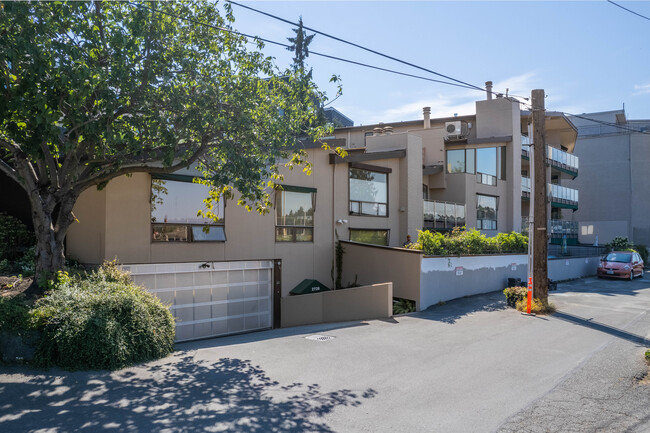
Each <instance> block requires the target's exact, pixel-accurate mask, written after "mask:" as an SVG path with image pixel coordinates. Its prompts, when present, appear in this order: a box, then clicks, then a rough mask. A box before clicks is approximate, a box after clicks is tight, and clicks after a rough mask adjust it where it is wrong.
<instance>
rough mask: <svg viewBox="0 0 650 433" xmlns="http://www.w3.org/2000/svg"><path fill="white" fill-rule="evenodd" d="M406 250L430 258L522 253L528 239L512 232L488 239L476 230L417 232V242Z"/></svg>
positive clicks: (526, 248) (458, 229) (525, 248)
mask: <svg viewBox="0 0 650 433" xmlns="http://www.w3.org/2000/svg"><path fill="white" fill-rule="evenodd" d="M408 248H411V249H418V250H422V251H423V252H424V254H426V255H430V256H445V255H472V254H497V253H524V252H526V251H527V250H528V237H526V236H525V235H522V234H520V233H516V232H512V233H500V234H499V235H497V236H495V237H491V238H489V237H487V236H485V235H484V234H483V233H481V232H480V231H478V230H476V229H469V230H463V229H460V228H455V229H453V230H452V231H451V233H448V234H444V235H443V234H442V233H439V232H433V233H432V232H430V231H428V230H426V231H419V232H418V240H417V241H416V242H415V243H414V244H411V245H409V246H408Z"/></svg>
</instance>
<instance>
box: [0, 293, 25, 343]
mask: <svg viewBox="0 0 650 433" xmlns="http://www.w3.org/2000/svg"><path fill="white" fill-rule="evenodd" d="M28 313H29V305H28V304H27V301H26V300H25V297H24V296H14V297H11V298H9V297H5V296H0V332H3V331H6V332H10V333H12V334H19V335H20V334H22V333H23V332H24V331H26V330H28V329H29V314H28Z"/></svg>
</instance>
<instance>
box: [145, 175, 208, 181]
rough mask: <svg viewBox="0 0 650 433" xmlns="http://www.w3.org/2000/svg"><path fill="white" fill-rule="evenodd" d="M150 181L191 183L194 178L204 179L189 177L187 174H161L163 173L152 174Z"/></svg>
mask: <svg viewBox="0 0 650 433" xmlns="http://www.w3.org/2000/svg"><path fill="white" fill-rule="evenodd" d="M151 178H152V179H162V180H175V181H177V182H190V183H192V182H193V181H194V179H195V178H197V179H205V178H204V177H203V176H190V175H189V174H163V173H154V174H152V175H151Z"/></svg>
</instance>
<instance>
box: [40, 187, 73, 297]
mask: <svg viewBox="0 0 650 433" xmlns="http://www.w3.org/2000/svg"><path fill="white" fill-rule="evenodd" d="M29 198H30V202H31V206H32V222H33V223H34V235H35V236H36V263H35V272H34V277H35V279H36V281H38V283H39V285H40V286H42V285H43V284H44V281H47V280H48V279H50V278H52V276H53V275H54V274H56V272H57V271H60V270H63V268H64V266H65V248H64V242H65V235H66V233H67V231H68V228H69V227H70V225H71V223H72V222H73V221H74V220H75V219H74V216H73V215H72V208H73V206H74V203H75V201H76V198H77V197H76V195H75V194H73V193H68V194H66V195H64V196H62V197H61V196H58V197H56V196H54V195H53V194H49V193H39V192H32V193H31V194H29Z"/></svg>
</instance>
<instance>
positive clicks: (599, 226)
mask: <svg viewBox="0 0 650 433" xmlns="http://www.w3.org/2000/svg"><path fill="white" fill-rule="evenodd" d="M589 119H593V120H589ZM571 121H572V122H573V123H574V124H575V125H576V126H577V128H578V139H577V142H576V147H575V154H576V155H577V156H578V157H579V158H580V177H578V178H577V179H576V181H575V185H576V188H578V189H579V190H580V196H581V199H582V203H581V205H580V209H579V210H577V211H576V213H575V215H574V216H575V218H576V220H577V221H579V224H580V227H579V238H580V242H582V243H587V244H593V243H595V242H596V241H598V243H599V244H601V245H602V244H604V243H607V242H609V241H611V240H612V239H613V238H614V237H616V236H626V237H628V238H629V239H630V240H631V241H632V242H634V243H636V244H642V245H650V201H648V200H647V195H648V190H650V170H648V167H650V120H629V119H627V115H626V113H625V110H624V109H622V110H612V111H602V112H595V113H585V114H581V115H579V116H572V117H571Z"/></svg>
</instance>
